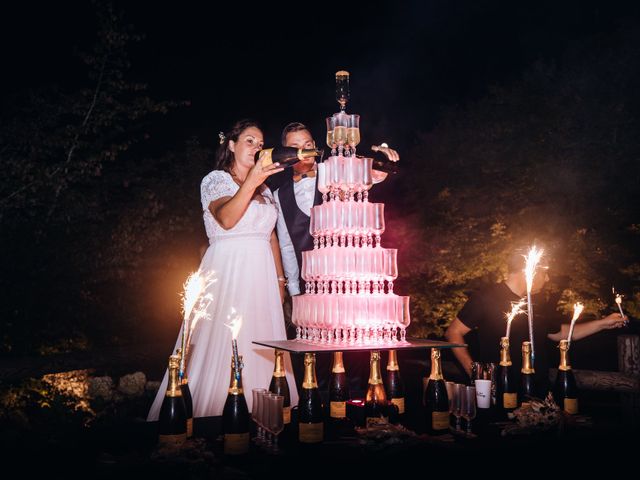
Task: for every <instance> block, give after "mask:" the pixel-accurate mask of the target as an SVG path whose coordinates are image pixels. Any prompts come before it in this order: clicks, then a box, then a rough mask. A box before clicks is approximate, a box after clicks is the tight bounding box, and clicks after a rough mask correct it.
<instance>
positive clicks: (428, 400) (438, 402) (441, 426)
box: [424, 348, 449, 435]
mask: <svg viewBox="0 0 640 480" xmlns="http://www.w3.org/2000/svg"><path fill="white" fill-rule="evenodd" d="M424 404H425V412H426V416H425V420H426V423H427V430H428V431H429V433H431V434H432V435H441V434H443V433H447V432H448V431H449V397H448V395H447V386H446V384H445V383H444V377H443V375H442V363H441V361H440V350H439V349H437V348H432V349H431V375H429V382H428V383H427V389H426V390H425V392H424Z"/></svg>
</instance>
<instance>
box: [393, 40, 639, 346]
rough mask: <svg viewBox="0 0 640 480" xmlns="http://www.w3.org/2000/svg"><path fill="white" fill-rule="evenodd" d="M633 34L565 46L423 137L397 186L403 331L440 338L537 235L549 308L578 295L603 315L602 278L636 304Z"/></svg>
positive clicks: (605, 291) (566, 306) (607, 296)
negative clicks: (405, 249)
mask: <svg viewBox="0 0 640 480" xmlns="http://www.w3.org/2000/svg"><path fill="white" fill-rule="evenodd" d="M639 33H640V32H638V31H634V30H623V31H621V32H619V34H618V35H617V37H616V38H615V39H614V41H613V42H611V44H610V45H608V44H605V46H604V47H603V46H601V45H602V43H601V42H600V41H599V39H591V40H586V41H584V42H583V43H581V44H576V45H574V46H573V48H572V49H570V50H569V51H568V52H567V54H566V56H565V58H563V59H562V61H560V62H558V63H556V64H554V63H544V62H538V63H536V64H535V65H533V66H532V67H531V68H530V69H529V70H528V71H527V72H526V73H525V75H524V76H523V78H522V79H520V80H519V81H516V82H514V83H512V84H511V85H504V86H497V87H495V88H493V89H492V90H491V91H490V92H489V94H488V95H487V96H486V97H484V98H482V99H480V100H478V101H477V102H475V103H473V104H470V105H467V106H466V107H464V108H463V107H460V106H453V107H450V108H449V109H447V110H446V111H445V112H443V114H442V120H441V122H440V123H439V125H438V126H437V128H436V129H435V130H434V131H432V132H430V133H429V134H423V135H422V136H421V138H420V140H419V142H418V144H417V145H416V147H415V149H414V150H413V151H412V152H410V155H409V162H412V164H413V165H415V166H416V167H415V172H413V173H415V174H414V175H412V177H411V179H410V180H409V183H410V185H409V186H408V187H409V190H410V191H412V192H415V193H416V195H415V196H414V198H413V199H412V200H413V203H414V205H416V206H419V208H420V213H419V214H420V216H421V219H422V222H420V224H421V226H420V227H419V231H418V232H416V233H415V234H414V235H415V236H417V237H422V239H423V240H422V241H421V242H419V243H418V244H416V245H414V246H413V248H414V249H415V250H416V251H421V252H423V254H422V258H421V259H420V255H417V254H413V255H412V254H410V255H409V256H410V257H411V261H410V262H409V263H408V264H406V265H403V266H401V268H400V271H401V272H405V278H404V281H406V282H407V283H408V284H409V292H408V293H409V294H410V295H411V297H412V303H413V305H414V307H413V313H414V318H413V319H412V326H413V327H412V328H413V329H414V332H420V333H422V334H424V333H430V334H435V335H439V334H441V333H442V331H443V327H444V326H446V325H448V324H449V323H450V322H451V320H453V318H455V315H456V313H457V311H458V310H459V308H460V306H461V304H462V303H463V302H464V300H465V298H466V293H468V291H470V290H473V289H475V288H477V287H478V286H480V285H481V284H483V283H486V282H495V281H497V280H499V279H500V278H501V277H502V276H503V275H504V273H505V263H506V258H507V257H508V255H509V254H510V253H512V252H514V251H517V250H518V249H520V250H523V249H526V248H527V247H528V246H529V245H531V244H534V243H536V244H538V245H539V246H541V247H543V248H545V249H546V252H547V255H546V260H545V261H546V262H547V263H548V265H549V266H550V270H549V274H550V276H551V277H552V282H551V288H550V293H551V294H554V293H555V294H556V295H560V300H559V302H558V305H557V307H558V309H559V311H560V312H562V313H567V312H568V311H569V310H570V309H571V308H572V306H573V302H574V301H576V300H577V299H580V300H581V301H583V302H584V303H585V305H586V311H585V315H586V316H588V315H589V314H591V315H593V314H596V313H605V311H606V312H607V313H609V312H611V311H614V309H615V304H614V302H613V296H612V294H611V285H615V286H616V290H617V291H621V292H626V293H627V294H628V295H627V296H626V298H625V305H626V307H627V309H628V311H629V312H633V313H634V314H636V313H637V312H638V303H637V302H638V299H639V295H638V292H639V291H640V290H639V289H640V282H639V280H640V278H639V276H638V274H637V262H638V256H637V255H638V253H637V248H634V247H636V246H637V242H638V232H637V228H634V225H636V226H637V224H638V218H637V211H635V210H634V204H636V203H637V200H638V197H639V195H638V193H639V190H638V186H637V185H638V181H637V180H638V176H639V174H640V166H639V165H638V162H637V158H638V153H639V152H640V141H639V140H638V137H637V134H636V132H637V130H638V127H639V125H638V113H639V112H638V103H637V100H638V97H637V87H638V85H637V83H638V80H637V79H638V70H639V69H640V48H638V45H639V44H638V41H637V40H638V36H639ZM421 158H422V159H428V161H418V160H417V159H421ZM634 265H635V266H636V269H634ZM634 273H635V275H634ZM401 275H402V273H401Z"/></svg>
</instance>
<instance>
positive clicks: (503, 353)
mask: <svg viewBox="0 0 640 480" xmlns="http://www.w3.org/2000/svg"><path fill="white" fill-rule="evenodd" d="M500 365H502V366H503V367H508V366H510V365H512V363H511V352H510V351H509V338H508V337H502V338H501V339H500Z"/></svg>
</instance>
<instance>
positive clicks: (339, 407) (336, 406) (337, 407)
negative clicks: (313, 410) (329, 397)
mask: <svg viewBox="0 0 640 480" xmlns="http://www.w3.org/2000/svg"><path fill="white" fill-rule="evenodd" d="M329 415H330V416H331V418H345V417H346V416H347V402H331V404H330V405H329Z"/></svg>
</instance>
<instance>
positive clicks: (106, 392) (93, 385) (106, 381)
mask: <svg viewBox="0 0 640 480" xmlns="http://www.w3.org/2000/svg"><path fill="white" fill-rule="evenodd" d="M88 390H89V392H88V393H89V397H91V398H101V399H103V400H107V401H109V400H111V398H112V397H113V380H112V379H111V377H109V376H104V377H91V378H90V379H89V388H88Z"/></svg>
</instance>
